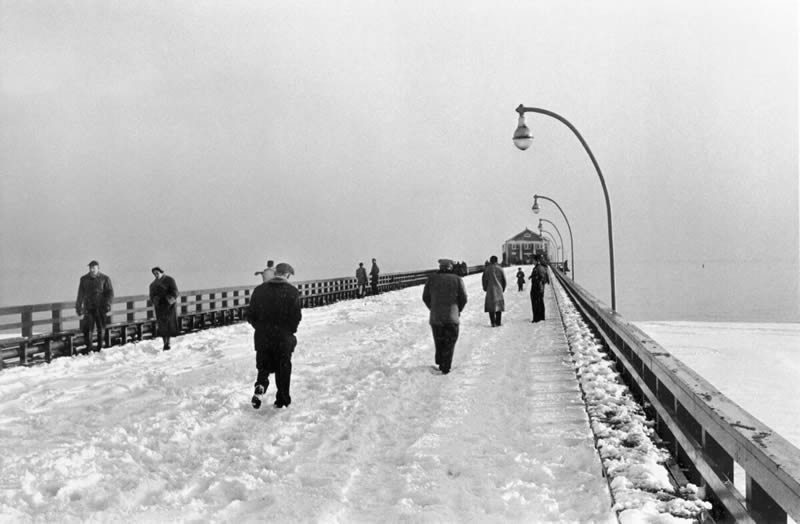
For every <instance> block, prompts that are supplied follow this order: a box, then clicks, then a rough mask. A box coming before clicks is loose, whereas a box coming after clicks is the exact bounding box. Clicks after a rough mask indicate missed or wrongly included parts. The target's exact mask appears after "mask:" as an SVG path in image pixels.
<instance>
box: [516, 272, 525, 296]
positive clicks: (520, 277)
mask: <svg viewBox="0 0 800 524" xmlns="http://www.w3.org/2000/svg"><path fill="white" fill-rule="evenodd" d="M523 289H525V272H524V271H522V268H521V267H520V268H517V291H522V290H523Z"/></svg>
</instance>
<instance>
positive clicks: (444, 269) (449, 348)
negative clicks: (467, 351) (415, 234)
mask: <svg viewBox="0 0 800 524" xmlns="http://www.w3.org/2000/svg"><path fill="white" fill-rule="evenodd" d="M422 301H423V302H424V303H425V305H426V306H427V307H428V309H429V310H430V317H429V323H430V325H431V331H433V342H434V345H435V346H436V356H435V361H436V365H437V366H439V370H440V371H441V372H442V374H443V375H446V374H448V373H450V366H451V365H452V362H453V353H454V351H455V347H456V341H457V340H458V326H459V322H460V317H461V311H463V309H464V306H465V305H466V303H467V290H466V288H465V287H464V281H463V280H462V279H461V277H460V276H458V275H456V274H454V273H453V261H452V260H449V259H446V258H443V259H440V260H439V272H438V273H434V274H433V275H431V276H430V277H428V280H427V282H425V287H424V288H423V290H422Z"/></svg>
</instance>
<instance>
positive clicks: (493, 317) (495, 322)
mask: <svg viewBox="0 0 800 524" xmlns="http://www.w3.org/2000/svg"><path fill="white" fill-rule="evenodd" d="M502 319H503V312H502V311H489V322H491V323H492V326H499V325H500V324H501V321H502Z"/></svg>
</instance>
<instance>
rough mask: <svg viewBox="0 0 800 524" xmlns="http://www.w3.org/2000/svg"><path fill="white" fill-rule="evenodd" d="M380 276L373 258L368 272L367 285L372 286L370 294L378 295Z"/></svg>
mask: <svg viewBox="0 0 800 524" xmlns="http://www.w3.org/2000/svg"><path fill="white" fill-rule="evenodd" d="M380 274H381V270H380V269H378V262H377V261H376V260H375V259H374V258H373V259H372V267H371V268H370V270H369V283H370V285H371V286H372V294H373V295H377V294H378V276H379V275H380Z"/></svg>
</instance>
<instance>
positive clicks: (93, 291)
mask: <svg viewBox="0 0 800 524" xmlns="http://www.w3.org/2000/svg"><path fill="white" fill-rule="evenodd" d="M113 300H114V288H113V287H112V286H111V279H110V278H108V276H106V275H104V274H102V273H101V272H100V263H99V262H98V261H97V260H92V261H91V262H89V272H88V273H87V274H85V275H83V276H82V277H81V280H80V282H79V283H78V298H77V300H76V301H75V312H76V313H77V314H78V318H80V325H81V331H83V343H84V345H85V346H86V348H85V349H84V351H83V352H84V354H85V353H88V352H89V351H90V350H92V349H93V348H92V329H93V328H94V327H95V326H96V327H97V346H96V347H95V348H94V351H100V348H102V347H103V339H105V333H106V315H107V314H108V312H109V311H111V302H112V301H113Z"/></svg>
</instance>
